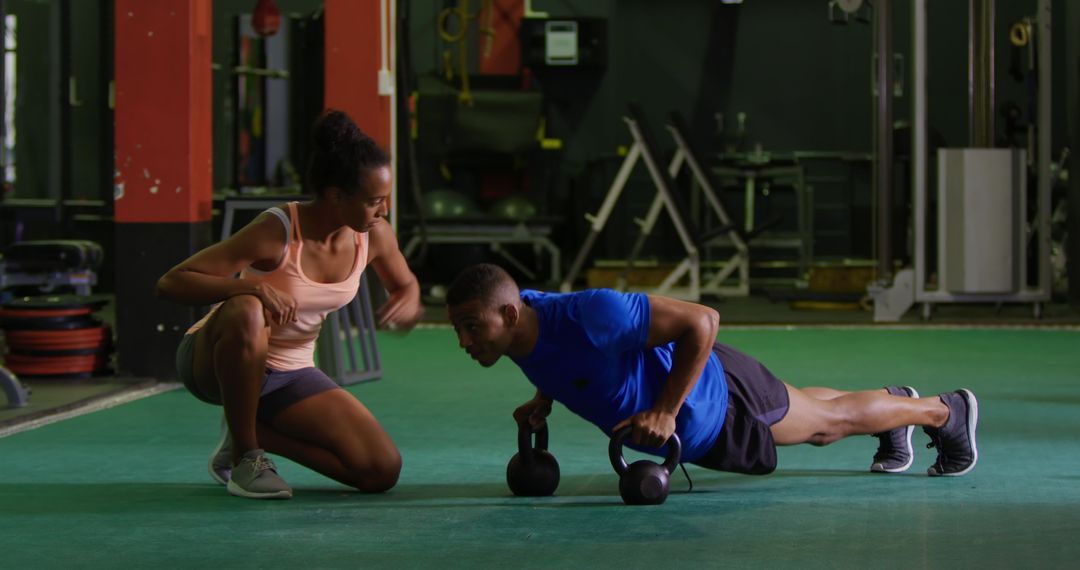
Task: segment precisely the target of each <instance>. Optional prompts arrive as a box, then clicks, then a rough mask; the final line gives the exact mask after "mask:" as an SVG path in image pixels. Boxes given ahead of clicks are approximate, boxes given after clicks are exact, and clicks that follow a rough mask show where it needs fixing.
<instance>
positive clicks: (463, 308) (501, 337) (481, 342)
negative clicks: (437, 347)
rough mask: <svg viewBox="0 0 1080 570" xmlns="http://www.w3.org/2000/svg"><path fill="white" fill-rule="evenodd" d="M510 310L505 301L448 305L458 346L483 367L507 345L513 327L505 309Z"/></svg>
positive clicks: (500, 354)
mask: <svg viewBox="0 0 1080 570" xmlns="http://www.w3.org/2000/svg"><path fill="white" fill-rule="evenodd" d="M512 310H513V308H512V307H508V306H505V305H504V306H503V307H498V306H489V305H487V304H485V303H484V302H482V301H480V300H473V301H466V302H464V303H461V304H460V305H456V306H453V307H448V308H447V311H448V312H449V315H450V324H451V325H453V326H454V332H456V333H457V337H458V346H460V347H461V348H463V349H465V352H467V353H469V356H471V357H472V358H473V360H475V361H477V362H479V363H480V365H481V366H484V367H485V368H486V367H489V366H492V365H493V364H495V363H496V362H498V360H499V358H500V357H502V355H504V354H506V351H507V349H508V348H509V347H510V343H511V341H512V340H513V330H512V326H511V324H512V323H510V322H508V319H507V314H506V313H507V312H508V311H512Z"/></svg>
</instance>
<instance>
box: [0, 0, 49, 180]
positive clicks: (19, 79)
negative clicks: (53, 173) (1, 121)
mask: <svg viewBox="0 0 1080 570" xmlns="http://www.w3.org/2000/svg"><path fill="white" fill-rule="evenodd" d="M52 4H53V3H52V2H49V1H48V0H7V1H5V2H4V11H5V12H6V13H7V14H11V15H13V16H15V17H16V18H17V21H18V24H17V26H18V29H17V32H16V33H17V40H18V56H17V57H18V62H17V65H18V70H17V72H16V76H15V80H16V85H17V91H16V97H15V130H16V137H17V138H16V147H15V168H16V176H17V181H16V185H15V190H14V192H15V193H14V195H13V197H18V198H49V197H51V196H50V188H49V170H50V169H49V153H50V147H49V145H50V140H51V131H50V130H49V129H48V128H47V126H46V125H48V124H49V117H50V115H51V113H52V107H53V105H52V104H51V101H52V98H53V97H54V96H56V95H54V93H55V90H54V89H53V85H51V83H52V81H51V79H50V75H49V73H47V72H46V71H47V70H48V69H50V67H51V66H52V63H53V61H54V55H53V53H54V51H55V50H54V47H53V46H54V43H55V42H54V41H53V39H54V38H53V35H52V33H51V32H50V29H51V25H52V23H51V20H52V11H53V10H54V9H55V8H53V6H52Z"/></svg>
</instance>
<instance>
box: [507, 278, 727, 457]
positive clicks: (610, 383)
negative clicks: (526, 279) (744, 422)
mask: <svg viewBox="0 0 1080 570" xmlns="http://www.w3.org/2000/svg"><path fill="white" fill-rule="evenodd" d="M521 298H522V300H523V301H524V302H525V303H526V304H528V305H529V306H530V307H532V308H533V309H534V310H535V311H536V315H537V319H538V321H539V326H540V332H539V336H538V338H537V341H536V347H535V348H534V349H533V351H532V353H531V354H529V355H528V356H525V357H523V358H514V359H513V360H514V362H515V363H517V365H518V366H519V367H521V370H522V372H524V373H525V376H526V377H528V379H529V381H530V382H532V383H533V384H534V385H535V386H536V387H537V388H539V389H540V391H541V392H543V393H544V394H545V395H547V396H549V397H551V398H553V399H555V400H556V401H559V402H561V403H562V404H563V405H565V406H566V407H567V408H569V409H570V411H572V412H574V413H575V414H577V415H579V416H581V417H583V418H585V419H586V420H588V421H590V422H592V423H593V424H595V425H596V426H597V427H599V428H600V429H601V430H602V431H603V432H604V433H606V434H608V435H609V436H610V435H611V430H612V428H614V427H615V425H616V424H618V423H619V422H621V421H623V420H625V419H626V418H629V417H630V416H632V415H634V414H636V413H638V412H641V411H645V410H648V409H650V408H652V406H653V404H654V403H655V402H656V400H657V398H658V397H659V395H660V393H661V391H662V390H663V388H664V385H665V384H666V382H667V379H668V375H669V374H670V372H671V361H672V356H673V354H674V351H675V343H668V344H666V345H663V346H657V347H653V348H649V347H648V346H646V341H647V339H648V336H649V322H650V317H651V313H650V307H649V298H648V297H647V296H646V295H644V294H642V293H619V292H617V291H612V290H610V289H591V290H587V291H581V292H577V293H566V294H560V293H541V292H539V291H532V290H524V291H522V292H521ZM727 399H728V389H727V380H726V379H725V378H724V368H723V365H722V364H721V363H720V359H719V358H717V357H716V354H715V353H710V354H709V361H708V363H707V364H706V365H705V370H704V371H703V372H702V373H701V377H700V378H698V381H697V384H696V385H695V386H694V388H693V390H691V392H690V394H689V395H688V396H687V397H686V401H685V402H683V405H682V408H681V409H680V410H679V414H678V416H676V418H675V433H677V434H679V439H680V440H681V441H682V461H685V462H692V461H695V460H697V459H700V458H701V457H702V456H703V455H704V454H705V453H706V452H707V451H708V450H709V449H710V448H711V447H712V445H713V443H714V442H715V441H716V437H717V435H719V433H720V428H721V426H723V423H724V414H725V412H726V411H727ZM640 450H641V451H645V452H648V453H654V454H658V455H662V453H661V450H657V449H650V448H640Z"/></svg>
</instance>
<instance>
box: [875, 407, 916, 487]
mask: <svg viewBox="0 0 1080 570" xmlns="http://www.w3.org/2000/svg"><path fill="white" fill-rule="evenodd" d="M885 389H886V390H888V391H889V394H891V395H893V396H904V397H907V398H918V397H919V393H918V392H916V391H915V388H912V387H911V386H886V387H885ZM914 431H915V426H901V427H898V428H896V429H891V430H889V431H887V432H883V433H879V434H875V437H877V438H878V448H877V453H875V454H874V461H873V463H871V464H870V471H873V472H874V473H902V472H904V471H907V470H908V468H909V467H911V463H912V461H914V460H915V453H914V451H913V450H912V447H911V434H912V432H914Z"/></svg>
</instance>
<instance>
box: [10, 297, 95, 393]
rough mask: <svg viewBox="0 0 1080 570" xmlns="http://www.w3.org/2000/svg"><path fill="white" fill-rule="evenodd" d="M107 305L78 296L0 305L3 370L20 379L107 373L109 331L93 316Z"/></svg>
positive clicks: (33, 298) (20, 300)
mask: <svg viewBox="0 0 1080 570" xmlns="http://www.w3.org/2000/svg"><path fill="white" fill-rule="evenodd" d="M106 304H107V301H105V300H101V299H93V298H90V297H84V296H79V295H42V296H35V297H22V298H19V299H15V300H12V301H9V302H7V303H3V304H0V329H2V330H3V331H4V340H5V341H6V344H7V355H6V357H5V359H6V366H7V367H8V369H10V370H11V371H12V372H14V373H15V374H17V375H19V376H40V377H58V378H72V377H86V376H91V375H94V374H101V373H103V372H106V371H107V370H108V368H109V361H110V360H111V356H112V351H113V343H112V330H111V329H110V328H109V326H108V325H107V324H104V323H102V322H101V320H99V319H98V318H97V317H95V316H94V314H93V313H94V312H95V311H97V310H99V309H101V308H102V307H104V306H105V305H106Z"/></svg>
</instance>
